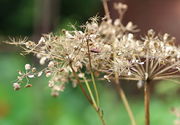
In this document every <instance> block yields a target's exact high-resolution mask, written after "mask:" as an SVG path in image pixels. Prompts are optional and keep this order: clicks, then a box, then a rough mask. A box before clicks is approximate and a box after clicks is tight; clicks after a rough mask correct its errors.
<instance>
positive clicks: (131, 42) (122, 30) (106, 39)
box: [10, 2, 180, 125]
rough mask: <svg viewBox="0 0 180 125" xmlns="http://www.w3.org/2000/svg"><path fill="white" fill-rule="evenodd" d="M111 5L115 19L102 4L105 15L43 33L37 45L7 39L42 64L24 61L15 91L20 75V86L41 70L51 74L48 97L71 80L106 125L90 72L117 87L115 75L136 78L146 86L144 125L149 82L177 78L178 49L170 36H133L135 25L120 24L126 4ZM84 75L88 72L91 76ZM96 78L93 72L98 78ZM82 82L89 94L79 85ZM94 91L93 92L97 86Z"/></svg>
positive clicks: (36, 75) (27, 85)
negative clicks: (38, 66) (58, 32)
mask: <svg viewBox="0 0 180 125" xmlns="http://www.w3.org/2000/svg"><path fill="white" fill-rule="evenodd" d="M104 4H105V5H106V3H105V2H104ZM114 7H115V9H116V10H117V11H118V13H119V18H118V19H115V20H112V19H111V17H110V15H109V12H108V8H107V6H105V10H106V17H105V18H102V19H98V17H97V16H96V17H93V18H91V19H90V21H88V22H87V23H86V24H85V25H83V26H81V29H82V30H81V31H79V30H76V29H75V28H74V30H72V31H67V30H63V32H62V34H61V35H54V34H52V33H50V34H45V35H43V36H42V37H41V38H40V40H39V42H37V43H36V42H33V41H28V40H26V39H25V40H22V41H18V42H15V40H12V42H11V43H10V44H14V45H19V46H20V47H22V48H23V50H24V52H25V53H27V54H29V53H32V54H34V55H35V56H36V57H37V58H39V63H40V64H41V65H45V68H44V69H43V70H41V71H37V70H36V68H35V67H32V66H31V65H30V64H26V65H25V72H22V71H20V72H19V76H18V80H17V82H16V83H14V84H13V87H14V89H15V90H18V89H20V85H21V84H23V80H24V79H25V80H26V85H24V86H25V87H31V86H32V85H31V84H29V80H28V79H29V78H35V77H40V76H41V75H42V74H45V76H46V77H49V78H50V80H49V84H48V86H49V88H51V90H52V92H51V95H52V96H54V97H56V96H58V95H59V92H62V91H64V89H65V86H66V84H67V83H69V82H72V86H73V87H76V86H77V85H79V86H80V88H81V90H82V92H83V94H84V95H85V96H86V98H87V99H88V101H89V102H90V104H91V105H92V106H93V107H94V109H95V110H96V112H97V113H98V115H99V117H100V118H101V120H102V123H103V125H105V122H104V120H103V115H102V112H101V110H100V107H99V103H98V94H97V93H93V91H92V90H91V87H90V86H89V81H92V83H93V85H95V84H94V83H95V79H94V72H98V74H103V75H104V76H103V79H106V80H108V81H109V82H110V81H111V80H112V79H115V81H116V83H117V85H119V79H128V80H136V81H138V86H139V87H141V86H144V88H145V89H144V90H145V112H146V125H149V124H150V122H149V101H150V100H149V87H150V83H151V81H153V80H161V79H163V80H164V79H171V78H176V77H179V72H180V49H179V47H176V46H175V43H174V41H175V39H174V38H172V37H170V36H169V35H168V34H164V35H156V34H155V32H154V31H153V30H149V31H148V33H147V35H146V36H145V37H144V38H142V39H140V40H139V39H136V38H135V32H137V31H138V29H137V28H136V27H137V26H136V25H133V23H132V22H131V21H130V22H128V23H127V24H126V25H123V23H122V18H123V15H124V13H125V12H126V10H127V5H125V4H122V3H116V4H114ZM84 70H85V71H84ZM86 76H91V79H90V80H88V79H87V78H86ZM101 76H102V75H98V78H99V77H101ZM100 79H101V78H100ZM82 81H83V83H85V85H86V87H87V90H88V92H86V90H85V89H84V88H83V86H82V85H81V82H82ZM118 87H119V86H118ZM94 90H95V92H96V86H94ZM118 91H119V92H120V93H122V94H121V96H122V98H123V101H124V103H125V105H126V109H127V111H128V113H129V115H130V117H131V121H132V125H136V123H135V120H134V118H133V115H132V113H131V111H130V108H129V105H128V103H127V99H126V98H125V95H124V93H123V91H122V88H120V87H119V88H118ZM94 95H96V98H95V97H94Z"/></svg>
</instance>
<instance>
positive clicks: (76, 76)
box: [70, 63, 106, 125]
mask: <svg viewBox="0 0 180 125" xmlns="http://www.w3.org/2000/svg"><path fill="white" fill-rule="evenodd" d="M70 67H71V69H72V71H73V75H74V77H75V79H76V80H77V83H78V85H79V87H80V89H81V91H82V93H83V95H84V96H85V97H86V99H87V100H88V102H89V103H90V104H91V106H92V107H93V108H94V110H95V111H96V113H97V114H98V117H99V119H100V120H101V123H102V125H106V122H105V120H104V117H103V113H102V111H101V110H100V108H99V107H97V105H96V104H95V103H93V101H92V98H91V97H89V95H88V94H87V93H86V91H85V89H84V88H83V86H82V84H81V81H80V79H79V77H78V75H77V73H76V72H75V70H74V68H73V66H72V64H71V63H70Z"/></svg>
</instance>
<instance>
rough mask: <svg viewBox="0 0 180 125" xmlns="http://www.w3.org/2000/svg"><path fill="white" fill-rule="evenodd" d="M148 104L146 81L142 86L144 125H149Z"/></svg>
mask: <svg viewBox="0 0 180 125" xmlns="http://www.w3.org/2000/svg"><path fill="white" fill-rule="evenodd" d="M149 103H150V85H149V82H147V81H146V82H145V84H144V110H145V125H150V112H149Z"/></svg>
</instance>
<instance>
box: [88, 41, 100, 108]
mask: <svg viewBox="0 0 180 125" xmlns="http://www.w3.org/2000/svg"><path fill="white" fill-rule="evenodd" d="M87 48H88V58H89V67H90V72H91V79H92V82H93V87H94V91H95V94H96V102H97V105H98V106H99V94H98V90H97V87H96V82H95V79H94V74H93V71H92V63H91V53H90V48H89V40H87Z"/></svg>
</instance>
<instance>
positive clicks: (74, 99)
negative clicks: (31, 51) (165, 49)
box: [0, 0, 180, 125]
mask: <svg viewBox="0 0 180 125" xmlns="http://www.w3.org/2000/svg"><path fill="white" fill-rule="evenodd" d="M114 1H115V2H116V1H117V0H114ZM114 1H113V0H112V1H111V3H110V5H109V6H110V10H111V12H112V16H113V15H115V12H114V11H113V10H112V3H113V2H114ZM166 1H168V0H166ZM124 2H125V3H128V4H130V5H132V3H131V2H130V1H129V0H127V1H126V0H124ZM136 2H139V3H142V1H141V0H136ZM147 2H148V0H147ZM138 6H139V7H141V6H142V5H141V4H139V5H138ZM130 7H131V6H130ZM132 10H133V7H132ZM132 10H131V9H130V10H129V12H128V13H127V17H125V22H124V23H127V21H126V20H130V19H132V20H133V21H134V23H136V21H137V22H138V20H136V19H137V18H135V17H136V15H133V14H132V13H133V12H132ZM144 11H145V10H144ZM130 13H131V14H130ZM96 14H98V15H100V16H102V15H103V7H102V4H101V1H100V0H14V1H13V0H0V41H4V40H8V39H9V38H8V37H21V38H23V37H25V36H28V37H29V39H32V40H35V41H38V40H39V38H40V35H41V34H42V33H49V32H54V33H58V32H59V31H60V30H61V29H63V28H66V29H69V28H70V27H69V26H70V25H71V24H73V25H76V26H79V25H80V24H83V23H85V22H86V21H87V20H88V18H89V17H91V16H94V15H96ZM137 15H138V14H137ZM114 17H115V16H114ZM139 18H140V17H139V16H138V19H139ZM141 18H143V17H141ZM142 22H143V20H142ZM140 24H141V23H140ZM141 27H142V29H143V28H144V29H146V28H145V27H144V26H143V25H140V28H141ZM155 28H157V27H155ZM167 32H168V29H167ZM26 63H30V64H32V65H36V64H37V60H36V59H35V58H34V57H32V56H31V55H30V56H26V57H24V56H21V55H20V49H18V48H16V47H12V46H9V45H5V44H4V43H2V42H1V43H0V125H100V121H99V119H98V117H97V114H96V112H95V111H94V110H93V109H92V108H91V106H90V105H89V104H88V102H87V100H86V99H85V97H84V96H83V95H82V94H81V91H80V90H79V89H78V88H72V86H71V84H69V85H68V86H67V88H66V90H65V91H64V92H63V93H61V94H60V96H59V97H58V98H53V97H51V96H50V90H49V89H48V87H47V79H46V78H44V77H42V78H40V79H35V80H32V81H31V83H32V84H33V87H32V88H29V89H21V90H20V91H14V90H13V88H12V82H13V80H15V79H16V77H17V71H18V70H23V69H24V65H25V64H26ZM122 84H123V88H124V89H125V91H126V93H127V97H128V99H129V101H130V104H131V107H132V109H133V112H134V114H135V117H136V119H137V122H138V125H143V123H144V116H143V115H144V113H143V110H144V108H143V91H142V89H137V87H136V83H134V82H131V81H123V82H122ZM98 88H99V91H100V98H101V105H102V108H103V110H104V114H105V119H106V121H107V123H108V125H118V124H122V125H130V121H129V118H128V115H127V113H126V111H125V109H124V106H123V105H122V102H121V100H120V99H119V97H118V95H117V93H116V91H115V89H114V87H113V85H112V84H111V83H106V82H105V83H99V84H98ZM178 88H179V85H177V84H174V83H171V82H160V83H157V82H156V83H154V84H153V89H152V93H153V94H152V102H151V121H152V125H172V124H173V121H174V120H175V116H174V115H173V114H172V113H171V112H170V109H171V108H172V107H179V106H180V99H179V95H180V91H179V89H178Z"/></svg>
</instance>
